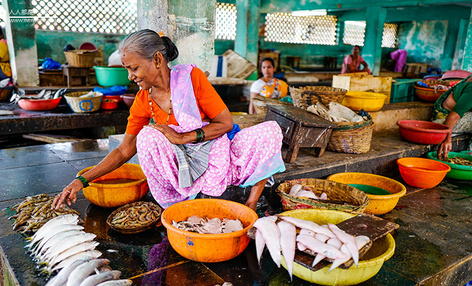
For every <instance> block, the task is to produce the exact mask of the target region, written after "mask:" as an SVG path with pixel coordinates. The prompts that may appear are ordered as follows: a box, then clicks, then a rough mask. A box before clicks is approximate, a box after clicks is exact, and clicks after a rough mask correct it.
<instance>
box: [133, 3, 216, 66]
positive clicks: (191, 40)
mask: <svg viewBox="0 0 472 286" xmlns="http://www.w3.org/2000/svg"><path fill="white" fill-rule="evenodd" d="M215 10H216V1H215V0H168V1H166V0H138V28H139V29H152V30H154V31H156V32H160V31H163V32H164V34H165V35H166V36H168V37H169V38H170V39H172V41H173V42H174V44H175V45H176V46H177V48H178V49H179V57H178V58H177V59H176V60H175V61H174V62H173V63H174V64H185V63H193V64H196V65H197V67H198V68H200V69H201V70H203V71H210V69H211V65H212V63H213V55H214V54H215V53H214V49H215V48H214V42H215Z"/></svg>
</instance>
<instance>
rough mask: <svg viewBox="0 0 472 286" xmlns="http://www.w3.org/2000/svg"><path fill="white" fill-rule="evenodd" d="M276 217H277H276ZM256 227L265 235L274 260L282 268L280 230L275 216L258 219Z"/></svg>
mask: <svg viewBox="0 0 472 286" xmlns="http://www.w3.org/2000/svg"><path fill="white" fill-rule="evenodd" d="M275 219H276V218H275ZM254 227H256V228H257V229H259V230H260V231H261V233H262V237H264V241H265V243H266V245H267V248H268V249H269V253H270V256H271V257H272V260H273V261H274V262H275V264H277V267H279V268H280V260H281V259H282V258H281V255H280V242H279V241H280V230H279V228H278V227H277V225H276V224H275V222H274V218H271V217H262V218H259V219H257V220H256V222H255V223H254Z"/></svg>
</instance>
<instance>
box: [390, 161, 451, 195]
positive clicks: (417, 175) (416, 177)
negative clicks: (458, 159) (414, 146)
mask: <svg viewBox="0 0 472 286" xmlns="http://www.w3.org/2000/svg"><path fill="white" fill-rule="evenodd" d="M397 164H398V169H399V170H400V175H401V176H402V179H403V180H404V181H405V183H407V184H408V185H410V186H413V187H417V188H424V189H430V188H434V187H436V186H437V185H438V184H439V183H441V181H442V180H443V179H444V177H445V176H446V174H447V173H448V172H449V171H450V170H451V167H449V165H447V164H444V163H441V162H439V161H436V160H431V159H424V158H414V157H405V158H400V159H398V160H397Z"/></svg>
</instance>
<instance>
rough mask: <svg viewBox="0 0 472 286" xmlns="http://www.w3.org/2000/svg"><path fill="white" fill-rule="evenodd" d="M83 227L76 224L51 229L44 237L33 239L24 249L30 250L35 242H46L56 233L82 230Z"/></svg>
mask: <svg viewBox="0 0 472 286" xmlns="http://www.w3.org/2000/svg"><path fill="white" fill-rule="evenodd" d="M83 229H84V227H83V226H81V225H78V224H61V225H58V226H57V227H55V228H53V229H51V231H50V232H48V233H45V234H44V236H41V237H39V236H36V237H35V238H34V239H32V240H31V242H30V243H28V244H27V245H26V246H25V247H26V248H29V249H31V248H32V247H34V245H36V243H37V242H40V241H43V240H48V239H49V238H51V237H52V236H54V235H56V234H57V233H60V232H63V231H68V230H83Z"/></svg>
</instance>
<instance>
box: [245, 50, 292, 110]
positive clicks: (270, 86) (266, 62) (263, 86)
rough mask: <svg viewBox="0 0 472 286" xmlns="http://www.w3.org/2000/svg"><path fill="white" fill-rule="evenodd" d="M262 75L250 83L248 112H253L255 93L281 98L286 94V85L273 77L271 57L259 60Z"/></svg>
mask: <svg viewBox="0 0 472 286" xmlns="http://www.w3.org/2000/svg"><path fill="white" fill-rule="evenodd" d="M261 70H262V77H261V78H260V79H258V80H256V81H255V82H254V83H253V84H252V85H251V101H250V102H249V114H254V104H253V99H254V98H255V97H256V95H260V96H263V97H270V98H282V97H285V96H287V92H288V85H287V84H286V83H285V82H284V81H283V80H280V79H277V78H274V71H275V63H274V60H273V59H272V58H263V59H262V60H261Z"/></svg>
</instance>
